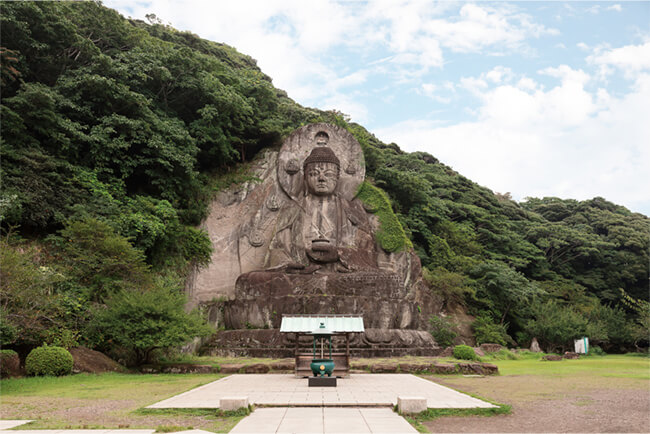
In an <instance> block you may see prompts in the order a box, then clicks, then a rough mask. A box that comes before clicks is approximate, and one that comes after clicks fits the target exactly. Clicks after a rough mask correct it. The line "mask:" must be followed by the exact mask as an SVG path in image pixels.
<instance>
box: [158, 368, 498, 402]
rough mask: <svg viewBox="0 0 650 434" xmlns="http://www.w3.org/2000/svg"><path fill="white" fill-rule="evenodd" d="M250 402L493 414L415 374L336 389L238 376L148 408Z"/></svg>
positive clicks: (360, 380)
mask: <svg viewBox="0 0 650 434" xmlns="http://www.w3.org/2000/svg"><path fill="white" fill-rule="evenodd" d="M231 396H247V397H248V400H249V402H250V403H251V404H255V405H262V406H275V407H290V406H303V407H319V406H339V407H345V406H348V407H368V406H393V405H395V404H397V397H398V396H421V397H423V398H426V399H427V407H429V408H489V407H494V406H493V405H492V404H490V403H487V402H485V401H481V400H480V399H476V398H472V397H471V396H468V395H465V394H463V393H460V392H457V391H455V390H453V389H450V388H448V387H444V386H441V385H439V384H436V383H434V382H432V381H428V380H425V379H423V378H420V377H417V376H415V375H411V374H353V375H351V376H350V378H344V379H339V380H338V386H337V387H309V386H308V385H307V380H306V379H304V378H296V377H295V376H293V375H290V374H287V375H284V374H273V375H269V374H245V375H244V374H238V375H231V376H229V377H224V378H222V379H220V380H217V381H214V382H212V383H209V384H206V385H204V386H201V387H198V388H196V389H193V390H190V391H188V392H185V393H182V394H180V395H176V396H174V397H172V398H169V399H166V400H164V401H160V402H158V403H156V404H153V405H150V406H149V407H147V408H219V400H220V399H221V398H223V397H231Z"/></svg>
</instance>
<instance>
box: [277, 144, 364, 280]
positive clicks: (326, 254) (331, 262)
mask: <svg viewBox="0 0 650 434" xmlns="http://www.w3.org/2000/svg"><path fill="white" fill-rule="evenodd" d="M340 166H341V163H340V160H339V158H338V157H337V156H336V155H335V154H334V151H333V150H332V149H331V148H329V147H327V146H317V147H315V148H313V150H312V151H311V153H310V154H309V156H308V157H307V158H306V159H305V161H304V163H303V173H304V186H303V188H304V193H303V194H302V195H299V197H298V198H297V200H295V201H289V202H287V203H286V204H285V207H284V208H283V209H282V210H281V211H280V216H279V217H278V224H277V226H276V232H275V236H274V237H273V239H272V240H271V242H270V247H269V255H268V256H267V261H266V263H265V268H266V269H283V270H285V271H286V272H288V273H314V272H341V273H348V272H352V271H355V270H359V269H367V268H376V267H377V265H376V264H377V263H376V260H375V259H374V257H373V255H372V253H373V252H374V242H373V238H372V232H371V227H370V224H369V221H368V218H367V215H366V212H365V211H364V210H363V207H362V206H361V204H360V203H359V201H350V200H347V199H346V198H344V197H342V195H340V194H339V193H338V191H337V186H338V181H339V177H340V172H341V167H340Z"/></svg>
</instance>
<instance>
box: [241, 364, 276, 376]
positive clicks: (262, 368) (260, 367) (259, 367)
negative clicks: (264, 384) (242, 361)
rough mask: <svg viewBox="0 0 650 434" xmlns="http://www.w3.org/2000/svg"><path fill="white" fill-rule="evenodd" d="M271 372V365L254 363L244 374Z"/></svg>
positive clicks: (246, 368)
mask: <svg viewBox="0 0 650 434" xmlns="http://www.w3.org/2000/svg"><path fill="white" fill-rule="evenodd" d="M270 370H271V368H269V365H265V364H264V363H254V364H252V365H247V366H246V367H245V368H244V374H266V373H267V372H269V371H270Z"/></svg>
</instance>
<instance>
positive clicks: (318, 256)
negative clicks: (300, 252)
mask: <svg viewBox="0 0 650 434" xmlns="http://www.w3.org/2000/svg"><path fill="white" fill-rule="evenodd" d="M307 256H309V258H310V259H312V260H313V261H315V262H325V263H327V262H336V261H338V259H339V252H338V249H337V248H336V246H333V245H331V244H322V245H312V248H311V250H308V251H307Z"/></svg>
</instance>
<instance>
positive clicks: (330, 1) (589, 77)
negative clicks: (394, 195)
mask: <svg viewBox="0 0 650 434" xmlns="http://www.w3.org/2000/svg"><path fill="white" fill-rule="evenodd" d="M104 5H105V6H108V7H111V8H114V9H116V10H118V11H119V12H120V13H122V15H124V16H126V17H129V16H130V17H133V18H139V19H145V15H146V14H150V13H153V14H155V15H156V16H157V17H158V18H159V19H160V20H162V22H163V23H165V24H171V25H172V26H173V27H175V28H176V29H178V30H184V31H191V32H193V33H196V34H197V35H199V36H200V37H202V38H205V39H209V40H212V41H216V42H222V43H226V44H228V45H231V46H233V47H235V48H236V49H237V50H238V51H240V52H242V53H244V54H247V55H249V56H251V57H253V58H254V59H256V60H257V62H258V65H259V67H260V68H261V69H262V71H263V72H265V73H266V74H267V75H269V76H270V77H271V78H272V79H273V84H274V85H275V86H276V87H278V88H280V89H284V90H285V91H287V93H288V94H289V96H290V97H291V98H292V99H294V100H295V101H296V102H298V103H300V104H302V105H304V106H308V107H317V108H319V109H323V110H329V109H336V110H339V111H341V112H343V113H345V114H347V115H349V116H350V118H351V120H352V121H354V122H358V123H360V124H361V125H363V126H364V127H366V128H367V129H368V130H369V131H370V132H371V133H373V134H375V135H376V136H377V137H378V138H379V139H380V140H382V141H384V142H386V143H391V142H394V143H397V144H398V145H399V146H400V148H402V149H403V150H405V151H408V152H413V151H426V152H428V153H430V154H432V155H433V156H435V157H436V158H438V159H439V160H440V161H441V162H442V163H444V164H446V165H448V166H451V167H452V168H453V169H454V170H456V171H458V172H459V173H461V174H462V175H464V176H466V177H468V178H470V179H471V180H473V181H475V182H477V183H479V184H481V185H483V186H485V187H488V188H490V189H491V190H493V191H495V192H499V193H506V192H508V193H511V195H512V197H513V198H514V199H515V200H518V201H521V200H524V199H525V198H526V197H545V196H556V197H561V198H566V199H569V198H571V199H578V200H585V199H591V198H593V197H596V196H601V197H604V198H606V199H607V200H610V201H612V202H615V203H617V204H620V205H624V206H626V207H627V208H629V209H630V210H632V211H635V212H641V213H643V214H645V215H650V175H649V174H648V173H649V169H648V168H649V167H650V2H615V1H611V2H610V1H608V2H565V1H546V2H535V1H530V2H485V1H480V2H451V1H443V2H434V1H398V0H391V1H388V0H387V1H334V0H309V1H305V0H283V1H280V0H276V1H274V0H259V1H253V0H217V1H214V0H213V1H200V0H169V1H166V0H156V1H145V0H105V1H104Z"/></svg>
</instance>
